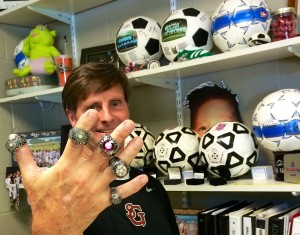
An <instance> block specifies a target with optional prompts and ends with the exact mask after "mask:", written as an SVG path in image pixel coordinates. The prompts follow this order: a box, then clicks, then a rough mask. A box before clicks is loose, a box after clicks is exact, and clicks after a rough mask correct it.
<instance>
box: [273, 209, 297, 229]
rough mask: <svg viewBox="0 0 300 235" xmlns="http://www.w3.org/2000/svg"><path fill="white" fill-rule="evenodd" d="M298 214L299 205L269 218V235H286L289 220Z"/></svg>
mask: <svg viewBox="0 0 300 235" xmlns="http://www.w3.org/2000/svg"><path fill="white" fill-rule="evenodd" d="M298 212H300V207H299V205H297V206H293V207H290V208H288V209H287V210H285V211H283V212H281V213H279V214H277V215H274V216H271V217H270V218H269V234H271V235H288V234H289V233H288V230H289V223H290V218H291V217H292V216H294V215H295V214H297V213H298Z"/></svg>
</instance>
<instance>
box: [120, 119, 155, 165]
mask: <svg viewBox="0 0 300 235" xmlns="http://www.w3.org/2000/svg"><path fill="white" fill-rule="evenodd" d="M137 136H138V137H140V138H142V140H143V141H144V144H143V146H142V148H141V149H140V151H139V153H138V154H137V155H136V157H135V158H134V159H133V160H132V162H131V163H130V166H132V167H134V168H141V167H144V166H147V165H149V164H151V162H152V161H153V146H154V141H155V138H154V136H153V134H152V133H151V132H150V131H149V130H148V129H147V127H146V126H144V125H142V124H139V123H135V129H134V131H133V132H131V133H130V135H129V136H128V137H127V138H126V139H125V141H124V145H125V146H126V145H127V144H128V143H129V141H130V140H132V139H133V138H134V137H137Z"/></svg>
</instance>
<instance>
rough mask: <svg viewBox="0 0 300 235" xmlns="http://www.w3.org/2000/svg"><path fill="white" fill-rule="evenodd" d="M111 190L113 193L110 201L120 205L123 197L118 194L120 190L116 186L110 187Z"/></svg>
mask: <svg viewBox="0 0 300 235" xmlns="http://www.w3.org/2000/svg"><path fill="white" fill-rule="evenodd" d="M110 191H111V195H110V202H111V203H112V204H113V205H118V204H120V203H121V201H122V198H121V197H120V195H119V194H118V191H117V189H116V188H115V187H111V188H110Z"/></svg>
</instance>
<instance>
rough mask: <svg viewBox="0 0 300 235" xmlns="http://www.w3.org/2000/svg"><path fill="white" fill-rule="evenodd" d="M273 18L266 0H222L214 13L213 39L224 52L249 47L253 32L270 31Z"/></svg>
mask: <svg viewBox="0 0 300 235" xmlns="http://www.w3.org/2000/svg"><path fill="white" fill-rule="evenodd" d="M271 20H272V18H271V13H270V10H269V8H268V6H267V3H266V1H265V0H247V1H242V0H226V1H222V3H221V4H220V5H219V6H218V7H217V9H216V10H215V12H214V13H213V15H212V33H213V41H214V43H215V45H216V46H217V47H218V48H219V49H220V50H221V51H222V52H227V51H233V50H238V49H242V48H246V47H249V45H248V44H247V42H248V40H249V38H250V37H251V36H252V35H253V34H255V33H268V31H269V28H270V24H271Z"/></svg>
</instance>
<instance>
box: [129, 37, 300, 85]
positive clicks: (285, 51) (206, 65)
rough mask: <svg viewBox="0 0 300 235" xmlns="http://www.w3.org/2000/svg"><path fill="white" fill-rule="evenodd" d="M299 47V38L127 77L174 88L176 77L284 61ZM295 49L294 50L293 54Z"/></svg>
mask: <svg viewBox="0 0 300 235" xmlns="http://www.w3.org/2000/svg"><path fill="white" fill-rule="evenodd" d="M299 47H300V37H295V38H290V39H286V40H282V41H277V42H272V43H268V44H264V45H260V46H255V47H248V48H244V49H241V50H237V51H231V52H227V53H221V54H217V55H212V56H207V57H202V58H198V59H194V60H190V61H185V62H178V63H174V64H170V65H168V66H162V67H159V68H155V69H151V70H141V71H137V72H133V73H131V74H129V77H130V78H133V79H135V80H137V81H139V82H143V83H147V84H150V85H157V84H159V85H160V86H162V87H166V88H170V89H175V88H176V87H175V85H176V83H175V82H174V81H176V79H177V78H178V77H180V78H186V77H191V76H196V75H201V74H206V73H212V72H219V71H224V70H227V69H232V68H238V67H242V66H246V65H253V64H258V63H264V62H269V61H273V60H278V59H284V58H288V57H292V56H295V54H294V53H293V50H294V49H298V48H299ZM298 50H299V49H298ZM298 50H295V51H296V52H295V53H297V51H298Z"/></svg>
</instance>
